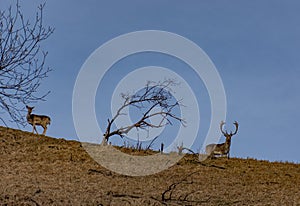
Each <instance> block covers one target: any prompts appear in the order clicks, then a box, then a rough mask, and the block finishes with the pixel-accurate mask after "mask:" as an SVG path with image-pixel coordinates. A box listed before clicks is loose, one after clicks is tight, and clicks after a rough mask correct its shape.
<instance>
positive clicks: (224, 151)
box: [205, 122, 239, 159]
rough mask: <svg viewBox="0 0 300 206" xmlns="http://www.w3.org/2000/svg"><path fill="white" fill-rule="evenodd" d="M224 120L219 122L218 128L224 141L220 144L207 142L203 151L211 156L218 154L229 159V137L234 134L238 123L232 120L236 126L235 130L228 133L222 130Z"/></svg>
mask: <svg viewBox="0 0 300 206" xmlns="http://www.w3.org/2000/svg"><path fill="white" fill-rule="evenodd" d="M224 124H225V122H221V124H220V129H221V132H222V134H223V135H224V136H225V137H226V141H225V142H224V143H222V144H209V145H207V146H206V148H205V151H206V154H208V155H209V156H210V157H213V156H215V155H220V156H224V155H225V156H227V158H228V159H229V152H230V145H231V137H232V136H233V135H235V134H236V133H237V131H238V126H239V125H238V123H237V122H234V125H235V127H236V130H235V132H234V133H232V132H230V133H228V132H227V131H223V125H224Z"/></svg>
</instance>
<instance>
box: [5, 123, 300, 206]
mask: <svg viewBox="0 0 300 206" xmlns="http://www.w3.org/2000/svg"><path fill="white" fill-rule="evenodd" d="M0 144H1V145H0V158H1V164H0V175H1V180H0V181H1V184H0V205H292V206H296V205H297V206H300V165H299V164H292V163H270V162H267V161H257V160H253V159H235V158H232V159H230V160H227V159H226V158H219V159H214V160H206V161H205V162H203V163H199V162H197V158H196V157H195V156H193V155H186V156H185V157H184V158H183V159H182V160H181V161H180V162H179V163H178V164H176V165H174V166H172V167H171V168H169V169H168V170H164V171H162V172H160V173H158V174H154V175H150V176H143V177H129V176H125V175H120V174H116V173H114V172H111V171H109V170H107V169H105V168H103V167H101V165H98V164H97V163H96V162H95V161H93V159H91V158H90V156H89V155H88V154H87V153H86V152H85V150H84V149H83V148H82V146H81V144H80V143H79V142H76V141H66V140H64V139H56V138H50V137H43V136H38V135H33V134H31V133H28V132H22V131H19V130H13V129H7V128H3V127H0Z"/></svg>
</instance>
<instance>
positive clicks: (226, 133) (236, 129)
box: [220, 121, 239, 139]
mask: <svg viewBox="0 0 300 206" xmlns="http://www.w3.org/2000/svg"><path fill="white" fill-rule="evenodd" d="M233 124H234V125H235V131H234V132H232V131H230V133H228V132H227V130H225V131H224V130H223V126H224V125H225V122H224V121H222V122H221V124H220V130H221V132H222V134H223V135H224V136H225V137H226V139H227V138H229V139H231V137H232V136H233V135H235V134H236V133H237V131H238V129H239V124H238V122H237V121H235V122H234V123H233Z"/></svg>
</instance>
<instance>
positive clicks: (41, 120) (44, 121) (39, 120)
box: [26, 106, 51, 135]
mask: <svg viewBox="0 0 300 206" xmlns="http://www.w3.org/2000/svg"><path fill="white" fill-rule="evenodd" d="M26 108H27V110H28V113H27V116H26V118H27V122H28V123H29V124H31V125H32V127H33V129H32V133H34V131H36V133H37V134H38V131H37V129H36V127H35V125H39V126H42V127H43V128H44V131H43V135H45V134H46V131H47V125H48V124H50V122H51V119H50V117H48V116H45V115H36V114H31V112H32V110H33V109H34V107H29V106H26Z"/></svg>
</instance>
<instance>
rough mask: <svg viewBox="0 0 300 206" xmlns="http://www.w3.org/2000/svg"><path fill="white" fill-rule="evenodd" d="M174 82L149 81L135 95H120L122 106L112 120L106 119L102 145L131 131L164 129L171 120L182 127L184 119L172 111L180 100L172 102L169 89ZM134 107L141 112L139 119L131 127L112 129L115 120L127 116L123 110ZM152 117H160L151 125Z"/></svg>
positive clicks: (169, 80) (168, 80)
mask: <svg viewBox="0 0 300 206" xmlns="http://www.w3.org/2000/svg"><path fill="white" fill-rule="evenodd" d="M177 84H178V83H176V82H175V81H174V80H171V79H167V80H164V81H162V82H151V81H149V82H148V83H147V84H146V85H145V87H144V89H142V90H141V91H140V92H138V93H135V94H121V96H122V98H123V99H124V102H123V104H122V106H121V107H120V108H119V109H118V110H117V112H116V114H115V116H113V117H112V119H108V120H107V122H108V124H107V127H106V132H105V134H104V135H103V141H102V143H103V144H107V142H108V140H109V138H110V137H111V136H113V135H118V136H120V137H123V136H124V135H126V134H128V132H129V131H131V130H132V129H134V128H136V129H145V130H148V129H151V128H160V127H164V126H165V125H167V124H171V125H172V120H175V121H179V122H180V123H181V124H182V125H184V124H185V121H184V119H182V118H180V117H178V115H176V114H175V112H174V109H175V108H176V107H179V106H180V105H181V103H180V100H179V101H177V100H174V98H173V96H172V94H171V91H172V89H171V87H173V86H176V85H177ZM128 107H135V108H137V109H138V110H140V111H141V112H142V114H141V117H140V118H138V120H137V121H135V122H134V123H132V124H131V125H126V126H124V127H120V128H116V129H112V126H113V124H114V122H115V120H116V119H117V118H118V117H120V116H121V115H127V114H125V113H124V110H125V108H128ZM155 108H159V111H156V110H155V111H154V109H155ZM154 116H157V117H160V121H159V122H158V123H152V122H151V121H150V119H151V118H152V117H154Z"/></svg>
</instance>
